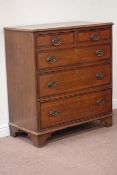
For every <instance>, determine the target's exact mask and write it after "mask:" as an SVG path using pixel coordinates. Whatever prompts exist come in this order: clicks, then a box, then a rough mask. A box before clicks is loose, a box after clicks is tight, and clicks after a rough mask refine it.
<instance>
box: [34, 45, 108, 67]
mask: <svg viewBox="0 0 117 175" xmlns="http://www.w3.org/2000/svg"><path fill="white" fill-rule="evenodd" d="M110 49H111V48H110V45H100V46H93V47H88V48H70V49H64V50H53V51H48V52H38V53H37V69H44V68H53V67H58V66H66V65H73V64H78V63H87V62H92V61H100V60H103V59H108V58H110V57H111V56H110V53H111V51H110Z"/></svg>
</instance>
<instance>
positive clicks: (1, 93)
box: [0, 0, 117, 137]
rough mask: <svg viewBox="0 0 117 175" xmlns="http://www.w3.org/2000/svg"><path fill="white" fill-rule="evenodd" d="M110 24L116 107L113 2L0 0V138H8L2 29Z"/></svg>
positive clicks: (116, 36) (115, 5)
mask: <svg viewBox="0 0 117 175" xmlns="http://www.w3.org/2000/svg"><path fill="white" fill-rule="evenodd" d="M78 20H80V21H97V22H98V21H99V22H105V21H106V22H114V23H115V25H114V30H113V31H114V34H113V38H114V41H113V46H114V49H113V102H114V108H115V107H117V78H116V75H117V51H116V50H117V49H116V48H117V26H116V23H117V1H116V0H0V137H3V136H6V135H8V134H9V133H8V104H7V85H6V65H5V51H4V33H3V27H5V26H13V25H26V24H39V23H52V22H61V21H78Z"/></svg>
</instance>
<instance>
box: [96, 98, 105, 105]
mask: <svg viewBox="0 0 117 175" xmlns="http://www.w3.org/2000/svg"><path fill="white" fill-rule="evenodd" d="M104 104H105V101H104V98H99V99H98V100H97V105H98V106H103V105H104Z"/></svg>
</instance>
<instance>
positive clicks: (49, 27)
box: [5, 21, 113, 32]
mask: <svg viewBox="0 0 117 175" xmlns="http://www.w3.org/2000/svg"><path fill="white" fill-rule="evenodd" d="M108 25H113V23H112V22H108V23H107V22H105V23H103V22H85V21H74V22H61V23H48V24H36V25H26V26H14V27H5V29H9V30H18V31H29V32H36V31H46V30H59V29H68V28H73V29H75V28H82V27H98V26H108Z"/></svg>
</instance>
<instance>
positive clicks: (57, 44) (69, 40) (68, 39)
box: [36, 32, 75, 48]
mask: <svg viewBox="0 0 117 175" xmlns="http://www.w3.org/2000/svg"><path fill="white" fill-rule="evenodd" d="M74 42H75V41H74V32H65V33H51V34H39V35H37V36H36V46H38V47H40V48H61V47H65V46H70V45H71V46H72V45H73V44H74Z"/></svg>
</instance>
